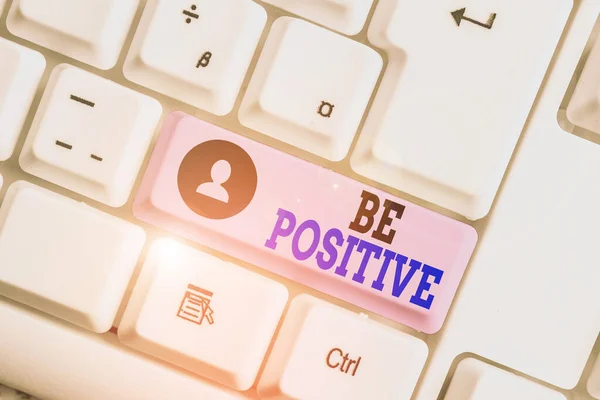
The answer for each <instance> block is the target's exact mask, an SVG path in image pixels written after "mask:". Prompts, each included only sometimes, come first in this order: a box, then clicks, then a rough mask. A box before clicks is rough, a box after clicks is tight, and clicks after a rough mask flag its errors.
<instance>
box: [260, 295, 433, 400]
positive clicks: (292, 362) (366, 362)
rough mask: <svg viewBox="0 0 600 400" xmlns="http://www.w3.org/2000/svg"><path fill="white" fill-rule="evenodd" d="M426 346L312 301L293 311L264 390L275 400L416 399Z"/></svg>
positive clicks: (299, 302) (301, 301) (304, 299)
mask: <svg viewBox="0 0 600 400" xmlns="http://www.w3.org/2000/svg"><path fill="white" fill-rule="evenodd" d="M427 354H428V349H427V345H426V344H425V342H423V341H422V340H420V339H418V338H416V337H413V336H410V335H408V334H406V333H404V332H400V331H396V330H394V329H392V328H389V327H387V326H384V325H381V324H379V323H377V322H373V321H370V320H368V319H367V318H363V317H362V316H360V315H357V314H355V313H352V312H350V311H348V310H345V309H342V308H340V307H337V306H334V305H331V304H329V303H326V302H324V301H322V300H318V299H316V298H314V297H311V296H308V295H301V296H298V297H296V298H295V299H294V301H293V302H292V304H291V305H290V308H289V311H288V313H287V316H286V318H285V321H284V323H283V325H282V327H281V331H280V334H279V336H278V338H277V341H276V342H275V345H274V347H273V351H272V353H271V356H270V357H269V359H268V361H267V365H266V367H265V370H264V372H263V374H262V376H261V378H260V382H259V384H258V392H259V395H260V397H261V399H265V400H266V399H270V400H284V399H286V400H287V399H289V400H292V399H294V400H304V399H311V400H321V399H322V400H337V399H340V400H342V399H343V400H364V399H378V400H403V399H406V400H408V399H410V397H411V395H412V393H413V390H414V388H415V386H416V384H417V380H418V379H419V375H420V374H421V370H422V369H423V366H424V364H425V360H426V359H427Z"/></svg>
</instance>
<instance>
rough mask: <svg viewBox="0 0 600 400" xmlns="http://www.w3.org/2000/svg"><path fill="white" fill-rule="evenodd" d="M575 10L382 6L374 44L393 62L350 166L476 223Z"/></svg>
mask: <svg viewBox="0 0 600 400" xmlns="http://www.w3.org/2000/svg"><path fill="white" fill-rule="evenodd" d="M464 7H466V8H465V9H464V10H463V8H464ZM571 7H572V2H569V1H563V0H551V1H547V0H534V1H522V0H487V1H479V0H470V1H466V2H465V1H462V2H460V1H458V0H442V1H436V2H435V3H434V4H432V3H430V2H426V1H419V0H413V1H399V0H382V1H380V2H379V3H378V5H377V10H376V12H375V15H374V19H373V21H372V23H371V24H370V28H369V40H370V41H371V42H372V43H373V44H375V45H376V46H380V47H382V48H383V49H384V50H385V51H386V52H387V54H388V56H389V60H390V61H389V65H388V67H387V70H386V75H385V77H384V79H383V81H382V84H381V86H380V88H381V89H380V90H379V92H378V95H377V98H376V99H375V102H374V104H373V107H372V108H371V111H370V112H369V116H368V119H367V121H366V124H365V126H364V128H363V129H362V134H361V137H360V139H359V142H358V144H357V147H356V150H355V151H354V153H353V156H352V167H353V169H354V170H355V171H356V172H358V173H360V174H362V175H364V176H366V177H369V178H371V179H374V180H376V181H379V182H381V183H383V184H386V185H389V186H392V187H394V188H397V189H400V190H402V191H405V192H407V193H410V194H412V195H414V196H417V197H420V198H423V199H425V200H427V201H430V202H432V203H435V204H437V205H440V206H442V207H445V208H447V209H450V210H452V211H455V212H457V213H459V214H462V215H464V216H465V217H467V218H469V219H472V220H476V219H479V218H482V217H484V216H485V215H486V214H487V213H488V211H489V209H490V206H491V204H492V201H493V199H494V197H495V194H496V191H497V189H498V186H499V184H500V182H501V180H502V177H503V175H504V172H505V169H506V166H507V164H508V162H509V160H510V158H511V155H512V152H513V149H514V147H515V144H516V142H517V140H518V138H519V135H520V133H521V130H522V129H523V125H524V123H525V121H526V119H527V116H528V114H529V111H530V108H531V105H532V104H533V101H534V99H535V96H536V94H537V92H538V89H539V87H540V84H541V82H542V79H543V77H544V74H545V71H546V68H547V66H548V64H549V63H550V60H551V57H552V55H553V53H554V50H555V49H556V46H557V43H558V40H559V38H560V35H561V33H562V30H563V28H564V26H565V22H566V20H567V18H568V16H569V13H570V11H571ZM540 9H543V10H547V12H545V14H544V18H538V17H539V15H540ZM471 21H475V22H477V23H481V24H483V25H486V26H487V27H488V28H490V29H487V28H486V27H484V26H480V25H477V24H476V23H473V22H471ZM532 21H535V29H532ZM459 22H460V26H458V23H459Z"/></svg>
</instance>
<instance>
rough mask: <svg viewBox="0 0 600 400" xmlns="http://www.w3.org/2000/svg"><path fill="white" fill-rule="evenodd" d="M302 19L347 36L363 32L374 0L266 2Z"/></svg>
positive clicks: (286, 0)
mask: <svg viewBox="0 0 600 400" xmlns="http://www.w3.org/2000/svg"><path fill="white" fill-rule="evenodd" d="M266 2H267V3H270V4H273V5H275V6H277V7H280V8H283V9H284V10H287V11H289V12H292V13H294V14H298V15H299V16H301V17H304V18H306V19H310V20H313V21H315V22H316V23H319V24H321V25H325V26H326V27H328V28H331V29H333V30H336V31H338V32H341V33H345V34H347V35H356V34H357V33H359V32H360V31H361V29H362V28H363V26H364V25H365V21H366V20H367V16H368V15H369V10H370V9H371V5H372V4H373V0H304V1H298V0H266Z"/></svg>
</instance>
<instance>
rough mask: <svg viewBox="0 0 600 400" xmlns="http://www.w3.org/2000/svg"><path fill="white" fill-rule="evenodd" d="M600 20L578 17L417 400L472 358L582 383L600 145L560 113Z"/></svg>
mask: <svg viewBox="0 0 600 400" xmlns="http://www.w3.org/2000/svg"><path fill="white" fill-rule="evenodd" d="M523 5H525V3H523ZM599 13H600V3H598V2H583V3H581V7H580V8H578V10H577V11H576V13H574V16H573V20H572V24H570V26H571V28H570V29H569V31H568V32H567V33H566V34H565V37H564V39H563V43H562V45H561V51H560V53H559V54H558V55H557V57H556V59H555V62H554V63H553V67H552V71H551V72H550V74H549V76H548V77H547V80H546V84H545V88H544V95H543V96H541V97H540V98H539V100H538V106H537V107H536V108H535V110H534V112H533V113H532V115H531V116H530V119H529V122H528V125H527V129H526V131H525V132H524V136H523V139H522V141H521V144H520V146H519V150H518V152H517V153H516V154H515V157H514V159H513V161H512V166H511V169H510V171H509V173H508V174H507V177H506V179H505V182H504V185H503V187H502V190H501V192H500V193H499V195H498V199H496V204H495V206H494V210H493V212H492V214H491V215H490V217H489V219H488V221H487V223H488V225H487V228H486V231H485V235H483V237H482V238H481V240H480V242H479V245H478V249H477V251H476V252H475V254H474V256H473V258H472V260H471V265H470V267H469V270H468V271H467V273H466V274H465V276H464V278H463V282H462V283H461V290H460V291H459V293H458V294H457V295H456V298H455V300H454V304H453V306H452V309H451V310H450V312H449V313H448V316H447V318H446V322H445V325H444V329H443V330H442V331H441V333H440V335H439V337H438V345H437V347H436V348H435V349H434V350H433V351H432V355H431V356H430V359H429V362H428V366H427V368H426V369H425V372H424V376H423V380H422V385H421V386H420V387H419V390H418V395H417V396H416V397H415V399H414V400H431V399H436V398H437V396H438V394H439V392H440V388H441V387H442V386H443V384H444V380H445V379H446V376H447V374H448V371H449V369H450V367H451V365H452V362H453V361H454V359H455V358H456V356H458V355H460V354H463V353H474V354H477V355H479V356H481V357H483V358H485V359H488V360H490V361H492V362H496V363H499V364H501V365H503V366H506V367H507V368H509V369H513V370H516V371H519V372H521V373H523V374H525V375H528V376H530V377H532V378H535V379H539V380H541V381H545V382H547V383H549V384H551V385H554V386H557V387H559V388H563V389H571V388H573V387H574V386H575V385H576V384H577V383H578V382H579V380H580V377H581V374H582V372H583V370H584V367H585V365H586V363H587V361H588V358H589V355H590V353H591V352H592V348H593V346H594V343H595V342H596V339H597V338H598V332H600V291H599V290H598V282H599V281H600V268H596V267H595V266H596V265H597V261H596V260H597V259H598V227H599V226H600V213H599V212H598V204H600V185H597V184H593V182H600V146H598V145H596V144H594V143H591V142H588V141H585V140H581V138H579V137H577V136H574V135H571V134H569V133H567V132H565V131H563V130H562V129H561V128H560V126H558V124H557V120H556V115H557V110H558V109H559V108H560V105H561V103H562V101H563V98H564V94H565V91H566V90H567V88H568V86H569V84H570V81H571V78H572V76H573V75H572V74H573V71H574V70H575V68H576V65H577V62H578V60H579V57H580V56H581V53H582V52H583V50H584V48H585V44H586V41H587V39H588V38H589V36H590V32H591V31H592V28H593V26H594V24H595V23H596V20H597V17H598V14H599ZM582 183H583V184H582Z"/></svg>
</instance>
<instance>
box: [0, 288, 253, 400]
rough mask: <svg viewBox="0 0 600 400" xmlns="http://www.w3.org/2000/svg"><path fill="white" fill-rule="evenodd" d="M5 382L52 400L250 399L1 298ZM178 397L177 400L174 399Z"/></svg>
mask: <svg viewBox="0 0 600 400" xmlns="http://www.w3.org/2000/svg"><path fill="white" fill-rule="evenodd" d="M0 326H2V335H0V354H2V357H0V381H2V382H3V383H5V384H7V385H9V386H12V387H14V388H17V389H20V390H22V391H24V392H27V393H30V394H32V395H34V396H37V397H39V398H42V399H53V400H82V399H86V400H107V399H110V400H149V399H152V400H174V399H182V400H183V399H206V400H244V399H247V397H246V396H244V395H242V394H238V393H234V392H233V391H230V390H227V389H225V388H222V387H219V386H216V385H213V384H211V383H209V382H207V381H205V380H203V379H201V378H198V377H194V376H192V375H190V374H186V373H185V372H183V371H181V370H180V369H177V368H171V367H170V366H169V365H167V364H165V363H163V362H160V361H157V360H155V359H152V358H151V357H147V356H145V355H143V354H141V353H139V352H136V351H132V350H131V349H128V348H127V347H126V346H123V345H121V344H120V343H119V341H118V339H117V337H116V335H114V334H113V333H107V334H104V335H97V334H93V333H91V332H88V331H85V330H82V329H79V328H77V327H75V326H72V325H68V324H64V323H62V322H61V321H58V320H56V319H54V318H50V317H48V316H44V315H40V314H39V313H37V312H35V311H34V310H31V309H26V308H24V307H20V306H17V305H16V304H14V303H12V302H10V301H8V300H6V299H1V298H0ZM174 394H176V396H174Z"/></svg>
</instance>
